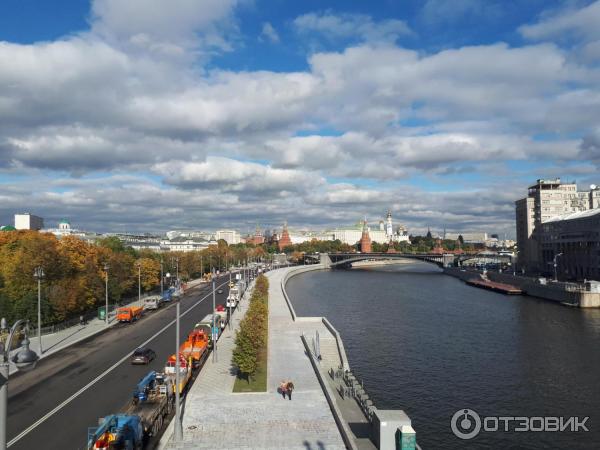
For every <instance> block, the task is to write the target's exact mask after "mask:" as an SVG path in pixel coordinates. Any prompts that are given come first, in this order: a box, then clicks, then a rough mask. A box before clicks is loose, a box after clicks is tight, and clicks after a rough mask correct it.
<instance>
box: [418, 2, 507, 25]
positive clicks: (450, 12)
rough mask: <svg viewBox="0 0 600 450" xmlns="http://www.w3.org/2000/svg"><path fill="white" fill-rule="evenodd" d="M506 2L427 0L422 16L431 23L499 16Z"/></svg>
mask: <svg viewBox="0 0 600 450" xmlns="http://www.w3.org/2000/svg"><path fill="white" fill-rule="evenodd" d="M505 6H506V5H505V3H504V2H501V3H499V4H498V3H495V2H494V1H492V0H427V1H426V2H425V4H424V5H423V8H422V9H421V14H420V16H421V18H422V19H423V20H424V21H425V22H426V23H429V24H438V23H451V22H456V21H459V20H469V19H471V20H481V19H482V18H492V17H493V18H498V17H500V16H501V15H502V14H503V9H502V8H503V7H505Z"/></svg>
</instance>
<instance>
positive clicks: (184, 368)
mask: <svg viewBox="0 0 600 450" xmlns="http://www.w3.org/2000/svg"><path fill="white" fill-rule="evenodd" d="M176 363H177V360H176V359H175V355H171V356H169V359H167V365H166V366H165V373H166V374H167V375H169V376H170V377H171V380H173V392H175V389H177V382H176V381H175V380H176V378H175V375H176V374H175V369H176ZM191 378H192V358H186V357H185V356H183V355H182V354H181V353H179V392H180V393H183V391H184V390H185V388H186V386H187V384H188V382H189V381H190V379H191Z"/></svg>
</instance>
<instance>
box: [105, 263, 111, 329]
mask: <svg viewBox="0 0 600 450" xmlns="http://www.w3.org/2000/svg"><path fill="white" fill-rule="evenodd" d="M109 267H110V266H109V265H108V264H104V272H105V274H106V277H105V278H104V282H105V287H104V289H105V294H106V309H105V310H104V322H105V323H106V325H108V269H109Z"/></svg>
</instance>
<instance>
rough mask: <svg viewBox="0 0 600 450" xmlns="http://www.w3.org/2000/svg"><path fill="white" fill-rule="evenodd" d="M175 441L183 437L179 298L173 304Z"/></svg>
mask: <svg viewBox="0 0 600 450" xmlns="http://www.w3.org/2000/svg"><path fill="white" fill-rule="evenodd" d="M175 314H176V316H177V317H176V320H175V442H180V441H181V440H182V439H183V427H182V425H181V398H180V397H181V396H180V392H179V390H180V382H181V381H180V374H179V370H180V367H181V361H180V360H179V299H178V300H177V301H176V306H175Z"/></svg>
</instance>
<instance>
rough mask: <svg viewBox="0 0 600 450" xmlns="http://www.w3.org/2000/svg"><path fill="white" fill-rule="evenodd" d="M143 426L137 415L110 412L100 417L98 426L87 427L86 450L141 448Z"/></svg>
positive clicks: (130, 449)
mask: <svg viewBox="0 0 600 450" xmlns="http://www.w3.org/2000/svg"><path fill="white" fill-rule="evenodd" d="M143 445H144V428H143V426H142V419H141V418H140V417H139V416H131V415H127V414H111V415H110V416H106V417H104V418H103V419H100V425H99V426H98V428H95V429H94V428H91V429H88V443H87V449H88V450H109V449H111V450H112V449H123V450H141V449H142V448H143Z"/></svg>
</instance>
